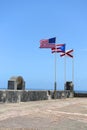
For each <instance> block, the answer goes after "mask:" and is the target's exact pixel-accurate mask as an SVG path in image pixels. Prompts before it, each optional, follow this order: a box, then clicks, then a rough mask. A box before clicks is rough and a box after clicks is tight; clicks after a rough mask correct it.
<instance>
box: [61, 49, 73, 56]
mask: <svg viewBox="0 0 87 130" xmlns="http://www.w3.org/2000/svg"><path fill="white" fill-rule="evenodd" d="M73 51H74V50H73V49H71V50H68V51H66V52H62V54H61V55H60V56H61V57H62V56H65V55H67V56H69V57H71V58H73V55H72V54H71V53H72V52H73Z"/></svg>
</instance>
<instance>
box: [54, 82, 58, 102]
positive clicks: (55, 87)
mask: <svg viewBox="0 0 87 130" xmlns="http://www.w3.org/2000/svg"><path fill="white" fill-rule="evenodd" d="M56 90H57V83H56V82H54V94H53V97H54V99H56Z"/></svg>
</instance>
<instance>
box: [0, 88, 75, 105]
mask: <svg viewBox="0 0 87 130" xmlns="http://www.w3.org/2000/svg"><path fill="white" fill-rule="evenodd" d="M72 97H73V92H72V91H69V90H68V91H56V92H54V91H27V90H1V91H0V102H2V103H4V102H7V103H11V102H12V103H16V102H28V101H38V100H50V99H60V98H72Z"/></svg>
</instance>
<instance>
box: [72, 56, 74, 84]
mask: <svg viewBox="0 0 87 130" xmlns="http://www.w3.org/2000/svg"><path fill="white" fill-rule="evenodd" d="M72 83H73V86H74V55H73V58H72Z"/></svg>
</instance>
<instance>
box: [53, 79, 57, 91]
mask: <svg viewBox="0 0 87 130" xmlns="http://www.w3.org/2000/svg"><path fill="white" fill-rule="evenodd" d="M56 89H57V83H56V81H55V82H54V91H56Z"/></svg>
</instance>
